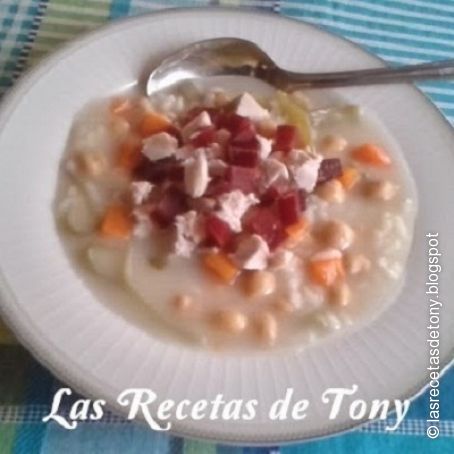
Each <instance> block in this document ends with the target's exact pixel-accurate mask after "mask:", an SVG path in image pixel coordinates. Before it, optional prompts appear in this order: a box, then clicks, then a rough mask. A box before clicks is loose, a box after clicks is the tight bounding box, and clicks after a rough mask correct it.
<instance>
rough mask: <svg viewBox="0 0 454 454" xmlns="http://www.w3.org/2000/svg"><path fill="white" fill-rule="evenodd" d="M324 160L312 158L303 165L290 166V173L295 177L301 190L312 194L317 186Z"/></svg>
mask: <svg viewBox="0 0 454 454" xmlns="http://www.w3.org/2000/svg"><path fill="white" fill-rule="evenodd" d="M321 161H322V159H321V158H320V157H316V158H310V159H307V160H306V161H304V162H303V163H302V164H295V165H291V166H290V171H291V173H292V175H293V179H294V180H295V183H296V185H297V186H298V188H300V189H304V190H305V191H307V192H312V191H313V190H314V188H315V185H316V184H317V179H318V169H319V167H320V163H321Z"/></svg>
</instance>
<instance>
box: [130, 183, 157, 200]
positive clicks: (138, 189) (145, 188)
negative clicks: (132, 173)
mask: <svg viewBox="0 0 454 454" xmlns="http://www.w3.org/2000/svg"><path fill="white" fill-rule="evenodd" d="M152 189H153V185H152V184H151V183H149V182H148V181H133V182H132V183H131V196H132V201H133V203H134V205H141V204H142V203H143V202H144V201H145V200H146V199H147V197H148V196H149V195H150V193H151V190H152Z"/></svg>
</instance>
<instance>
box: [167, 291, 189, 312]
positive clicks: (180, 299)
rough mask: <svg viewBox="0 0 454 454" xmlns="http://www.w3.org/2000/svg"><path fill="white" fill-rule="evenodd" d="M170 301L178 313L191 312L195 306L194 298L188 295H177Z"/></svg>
mask: <svg viewBox="0 0 454 454" xmlns="http://www.w3.org/2000/svg"><path fill="white" fill-rule="evenodd" d="M171 303H172V308H173V309H174V310H175V311H176V312H178V313H180V314H182V313H188V312H192V311H193V310H194V307H195V304H194V300H193V299H192V298H191V297H190V296H189V295H177V296H176V297H175V298H174V299H173V300H172V301H171Z"/></svg>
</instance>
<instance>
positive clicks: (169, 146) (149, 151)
mask: <svg viewBox="0 0 454 454" xmlns="http://www.w3.org/2000/svg"><path fill="white" fill-rule="evenodd" d="M177 148H178V141H177V139H175V137H173V136H171V135H170V134H168V133H167V132H160V133H158V134H154V135H152V136H151V137H148V138H147V139H145V140H144V141H143V147H142V153H143V154H144V155H145V156H146V157H147V158H148V159H149V160H150V161H158V160H160V159H165V158H170V157H171V156H174V155H175V153H176V151H177Z"/></svg>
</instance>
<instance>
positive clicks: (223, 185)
mask: <svg viewBox="0 0 454 454" xmlns="http://www.w3.org/2000/svg"><path fill="white" fill-rule="evenodd" d="M227 172H228V168H227V169H226V171H225V174H224V175H219V176H214V177H213V178H212V179H211V180H210V182H209V183H208V187H207V190H206V191H205V195H206V196H208V197H217V196H219V195H221V194H225V193H226V192H230V191H231V190H232V184H231V183H230V182H229V181H228V179H227V176H226V174H227Z"/></svg>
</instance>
